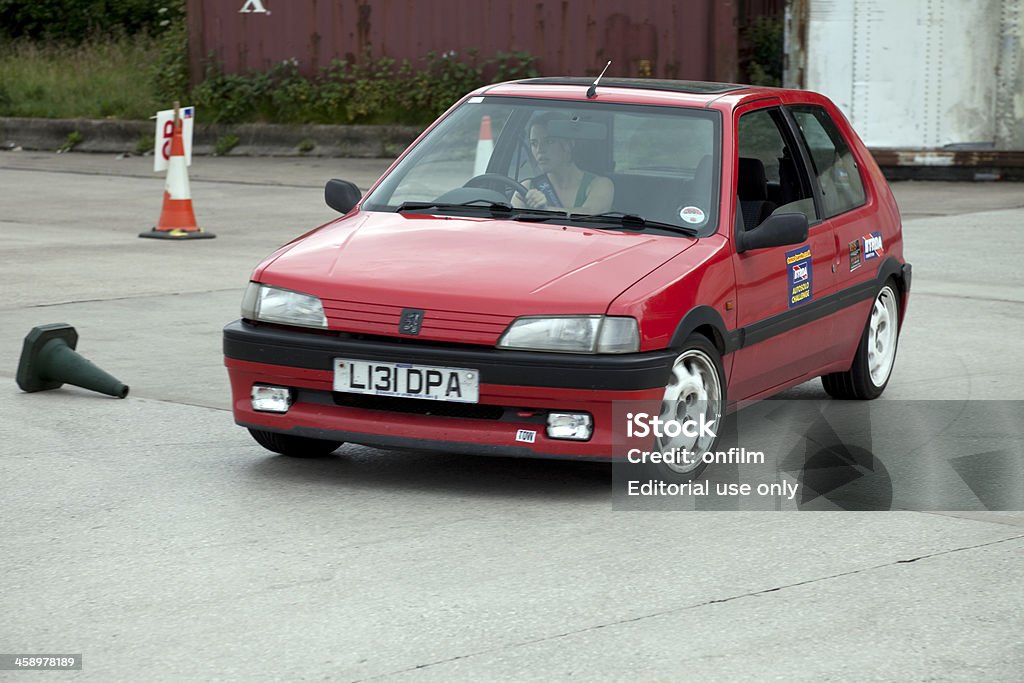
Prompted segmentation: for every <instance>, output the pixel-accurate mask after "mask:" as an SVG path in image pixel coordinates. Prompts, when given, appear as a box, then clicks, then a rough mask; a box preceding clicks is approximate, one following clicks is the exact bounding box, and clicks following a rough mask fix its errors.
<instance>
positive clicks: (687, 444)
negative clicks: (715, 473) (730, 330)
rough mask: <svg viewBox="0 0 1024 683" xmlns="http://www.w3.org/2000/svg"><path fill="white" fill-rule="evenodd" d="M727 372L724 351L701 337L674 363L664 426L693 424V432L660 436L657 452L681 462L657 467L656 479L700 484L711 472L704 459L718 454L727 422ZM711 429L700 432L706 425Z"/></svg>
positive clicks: (695, 337) (654, 469) (663, 408)
mask: <svg viewBox="0 0 1024 683" xmlns="http://www.w3.org/2000/svg"><path fill="white" fill-rule="evenodd" d="M725 390H726V385H725V372H724V371H723V369H722V357H721V354H719V352H718V349H716V348H715V346H714V345H713V344H712V343H711V342H710V341H709V340H708V339H707V337H704V336H703V335H700V334H694V335H691V336H690V337H688V338H687V339H686V341H685V342H684V343H683V351H682V352H681V353H680V354H679V356H677V357H676V360H675V362H674V363H673V364H672V371H671V373H670V374H669V379H668V383H667V384H666V386H665V395H664V397H663V398H662V401H661V413H660V414H659V417H660V418H661V421H662V422H663V423H664V424H668V423H671V422H675V423H677V425H683V426H685V425H689V426H690V427H689V429H678V430H677V429H676V428H674V427H673V428H668V429H665V431H664V432H663V434H662V436H660V437H655V444H654V445H655V450H656V451H658V452H660V453H662V454H663V455H666V454H668V453H672V454H673V456H675V457H676V461H675V462H674V463H668V462H662V463H658V464H655V465H652V469H651V474H652V475H655V476H657V477H658V478H660V479H661V480H662V481H665V482H668V483H683V482H687V481H690V480H692V479H695V478H696V477H698V476H700V474H701V473H702V472H703V471H704V469H705V468H706V467H707V463H706V462H704V461H703V459H702V457H701V456H703V454H704V453H705V452H707V451H714V447H715V444H716V443H717V441H718V434H720V433H721V429H722V427H723V424H722V423H723V419H724V417H725ZM701 424H704V425H707V427H708V428H707V429H706V430H704V431H701V430H700V425H701Z"/></svg>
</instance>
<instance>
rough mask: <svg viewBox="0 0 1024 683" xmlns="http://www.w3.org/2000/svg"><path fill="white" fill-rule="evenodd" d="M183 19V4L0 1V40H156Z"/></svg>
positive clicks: (173, 1) (125, 0)
mask: <svg viewBox="0 0 1024 683" xmlns="http://www.w3.org/2000/svg"><path fill="white" fill-rule="evenodd" d="M184 18H185V2H184V0H165V1H164V2H154V0H31V2H25V0H0V39H2V38H7V39H12V40H13V39H25V40H32V41H44V42H47V43H61V44H65V45H77V44H79V43H82V42H95V39H96V38H97V37H99V36H110V35H113V36H116V37H121V36H135V35H143V34H145V35H150V36H158V35H161V34H162V33H164V32H165V31H167V30H168V29H170V27H172V26H174V25H176V24H183V23H184Z"/></svg>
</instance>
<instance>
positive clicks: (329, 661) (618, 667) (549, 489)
mask: <svg viewBox="0 0 1024 683" xmlns="http://www.w3.org/2000/svg"><path fill="white" fill-rule="evenodd" d="M151 163H152V161H151V159H148V158H138V157H129V158H124V159H117V158H115V157H113V156H105V155H104V156H100V155H93V156H90V155H82V154H68V155H54V154H44V153H31V152H7V153H0V188H2V189H0V234H2V235H3V242H2V253H3V261H2V263H3V266H2V282H3V286H2V290H0V291H2V292H3V296H2V297H0V378H2V382H0V384H2V385H3V386H0V415H2V418H0V444H2V445H0V472H2V479H0V481H2V484H0V496H2V497H0V501H2V503H3V508H2V509H3V516H2V520H3V521H2V522H0V533H2V538H3V552H2V553H0V610H2V611H3V613H4V614H5V615H6V616H5V618H4V619H3V620H2V621H0V650H3V651H4V652H8V653H81V654H82V655H83V659H84V667H83V670H82V671H81V672H79V673H78V674H76V677H77V678H79V679H82V680H97V681H122V680H123V681H135V680H147V681H177V680H225V681H229V680H230V681H233V680H295V681H305V680H332V681H334V680H337V681H365V680H389V681H406V680H408V681H453V680H469V681H495V680H515V681H531V680H536V681H553V680H569V679H572V680H582V681H597V680H644V681H677V680H686V681H764V680H791V681H829V680H834V681H847V680H849V681H869V680H870V681H926V680H927V681H972V682H974V681H1019V680H1020V672H1021V671H1022V670H1024V636H1022V634H1024V616H1022V615H1024V591H1022V590H1021V583H1022V580H1024V513H1020V512H1003V513H980V512H976V513H941V514H940V513H924V512H886V513H870V512H865V513H855V512H847V513H832V514H829V513H802V514H801V513H736V512H700V513H694V512H690V513H687V512H678V513H627V512H614V511H613V510H612V509H611V502H610V499H611V496H610V490H609V486H608V484H609V479H608V469H607V467H604V466H599V465H591V464H581V463H567V462H547V461H527V460H523V461H518V460H507V459H489V458H476V457H469V456H456V455H436V454H429V453H421V452H412V453H410V452H403V453H397V452H387V451H379V450H374V449H370V448H365V447H359V446H351V445H346V446H344V447H342V448H341V449H340V450H339V451H338V452H337V454H336V455H334V456H332V457H330V458H327V459H324V460H318V461H311V462H306V461H293V460H290V459H286V458H282V457H275V456H273V455H271V454H269V453H267V452H266V451H263V450H262V449H261V448H260V447H259V446H257V445H256V444H255V443H254V442H252V441H251V439H250V438H249V436H248V435H247V434H246V433H245V432H244V430H241V429H240V428H238V427H235V426H234V425H233V424H232V419H231V415H230V412H229V410H228V408H229V394H228V383H227V377H226V373H225V371H224V368H223V366H222V361H221V354H220V329H221V327H222V326H223V324H224V323H226V322H228V321H230V320H233V319H235V318H237V317H238V307H239V301H240V298H241V292H242V289H243V287H244V285H245V282H246V281H247V279H248V275H249V273H250V271H251V269H252V267H253V266H254V265H255V264H256V263H257V262H258V261H259V260H260V259H261V258H262V257H263V256H265V255H266V254H268V253H269V252H270V251H272V250H273V249H274V248H275V247H277V246H278V245H280V244H281V243H283V242H285V241H287V240H289V239H291V238H292V237H293V236H295V235H297V234H299V233H301V232H304V231H305V230H306V229H308V228H309V227H312V226H314V225H317V224H319V223H322V222H324V221H326V220H329V219H330V218H332V216H333V215H334V214H333V212H332V211H331V210H330V209H328V208H327V207H326V206H325V205H324V203H323V183H324V181H325V180H326V179H328V178H330V177H341V178H347V179H350V180H353V181H355V182H356V183H357V184H359V185H360V186H361V187H364V188H365V187H367V186H368V185H369V184H370V182H372V180H373V179H374V178H375V177H376V175H377V174H379V173H380V172H381V171H382V170H384V168H386V167H387V165H388V162H387V161H386V160H359V161H345V160H331V159H254V158H201V159H197V160H196V162H195V164H194V165H193V167H192V169H191V171H190V175H191V179H192V192H193V197H194V200H195V204H196V212H197V215H198V217H199V220H200V222H201V224H203V225H204V226H205V227H206V228H207V229H208V230H210V231H212V232H214V233H216V234H217V239H214V240H206V241H198V242H190V243H168V242H164V241H158V240H141V239H138V238H137V237H136V235H137V233H139V232H140V231H143V230H148V229H149V228H150V227H151V226H152V224H153V222H154V221H155V219H156V217H157V215H158V213H159V209H160V196H161V192H162V187H163V180H162V177H161V176H159V175H155V174H153V173H151V172H150V170H149V169H150V167H151ZM894 191H895V193H896V195H897V198H898V200H899V201H900V204H901V208H902V210H903V213H904V219H905V225H904V228H905V237H906V253H907V255H908V258H909V260H910V261H911V262H912V263H913V264H914V285H913V293H912V301H911V307H910V313H909V317H908V320H907V323H906V327H905V328H904V334H903V336H902V338H901V342H900V344H901V345H900V353H899V358H898V360H897V367H896V370H895V373H894V376H893V378H892V381H891V383H890V385H889V388H888V390H887V392H886V394H885V397H884V399H883V400H892V399H921V398H940V397H953V398H959V399H965V398H970V399H1024V382H1022V380H1024V362H1022V360H1021V357H1020V339H1021V338H1022V337H1024V315H1022V312H1024V275H1022V274H1021V271H1020V269H1019V267H1018V266H1017V261H1018V259H1017V257H1016V254H1018V253H1021V252H1022V251H1024V232H1022V231H1021V229H1020V225H1021V223H1022V221H1024V186H1021V185H1013V184H996V183H992V184H948V183H934V184H932V183H900V184H896V185H894ZM52 322H68V323H71V324H73V325H74V326H75V327H76V328H77V329H78V332H79V335H80V341H79V345H78V349H79V351H80V352H81V353H82V354H83V355H85V356H86V357H88V358H90V359H91V360H93V361H94V362H95V363H96V364H97V365H99V366H100V367H102V368H104V369H105V370H107V371H108V372H110V373H111V374H113V375H115V376H117V377H118V378H120V379H122V380H124V381H125V382H126V383H128V384H130V385H131V388H132V390H131V395H130V396H129V398H127V399H126V400H123V401H118V400H115V399H111V398H108V397H105V396H100V395H98V394H94V393H91V392H88V391H84V390H80V389H77V388H74V387H68V386H66V387H64V388H63V389H61V390H58V391H52V392H44V393H37V394H25V393H22V392H21V391H20V390H19V389H18V388H17V386H16V385H15V382H14V374H15V368H16V367H17V363H18V357H19V355H20V351H21V343H22V338H23V337H24V336H25V334H26V333H27V332H28V331H29V329H31V328H32V327H33V326H35V325H40V324H44V323H52ZM787 395H788V396H790V397H820V396H824V393H823V391H822V390H821V388H820V384H818V383H816V382H812V383H808V384H806V385H803V386H801V387H797V388H795V389H793V390H790V391H789V392H787ZM54 675H57V674H54ZM30 676H32V675H30V674H19V675H17V676H15V675H11V677H12V679H15V678H16V679H18V680H20V679H22V678H24V679H28V678H29V677H30Z"/></svg>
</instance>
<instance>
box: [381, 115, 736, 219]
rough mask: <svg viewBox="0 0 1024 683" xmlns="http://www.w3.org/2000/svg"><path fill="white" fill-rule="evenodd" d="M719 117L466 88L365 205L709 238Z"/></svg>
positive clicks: (715, 187) (713, 214)
mask: <svg viewBox="0 0 1024 683" xmlns="http://www.w3.org/2000/svg"><path fill="white" fill-rule="evenodd" d="M720 140H721V118H720V115H719V114H718V113H717V112H714V111H708V110H704V109H695V108H688V107H678V106H671V107H670V106H650V105H632V104H613V103H600V102H594V101H583V102H581V101H579V100H573V101H560V100H548V99H534V98H517V97H472V98H470V99H468V100H466V101H465V102H464V103H463V104H462V105H461V106H459V107H458V108H457V109H455V110H454V111H453V112H451V113H450V114H449V115H448V116H447V117H445V119H444V120H443V121H441V122H440V123H439V124H438V125H437V126H436V127H435V128H434V129H433V130H432V131H431V132H430V133H429V134H428V135H427V136H425V137H424V138H423V139H422V140H421V141H420V142H419V143H418V144H417V145H416V147H415V148H414V149H412V150H411V151H410V152H409V154H408V155H406V157H405V158H404V159H403V160H402V162H401V163H400V164H398V166H396V167H395V169H394V170H393V171H392V172H391V173H390V174H388V176H387V177H386V178H385V179H384V180H383V181H382V182H381V184H380V185H379V186H378V187H377V188H376V189H375V190H374V191H373V192H372V193H371V194H370V195H369V196H368V197H367V198H366V201H365V202H364V203H363V209H364V210H368V211H392V212H394V211H398V212H403V213H426V214H437V215H465V216H495V217H502V218H507V219H512V220H520V221H531V222H555V223H561V224H566V225H574V224H578V225H586V226H587V227H597V228H609V229H626V230H630V231H645V232H647V231H662V232H665V233H667V234H685V235H691V236H698V235H699V236H704V235H709V234H711V233H713V232H714V231H715V228H716V226H717V222H718V216H717V213H718V212H717V205H718V197H719V187H718V178H719V175H720V173H719V169H720V151H719V150H720V148H721V145H720Z"/></svg>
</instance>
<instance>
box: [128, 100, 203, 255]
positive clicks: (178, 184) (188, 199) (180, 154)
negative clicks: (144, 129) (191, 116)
mask: <svg viewBox="0 0 1024 683" xmlns="http://www.w3.org/2000/svg"><path fill="white" fill-rule="evenodd" d="M181 127H182V125H181V116H180V115H179V113H178V107H177V103H175V107H174V133H173V134H172V136H171V157H170V159H169V160H168V162H167V180H166V182H165V183H164V207H163V210H162V211H161V212H160V220H159V221H157V224H156V226H155V227H154V228H153V229H152V230H147V231H146V232H140V233H139V237H155V238H158V239H168V240H182V239H209V238H211V237H216V235H214V234H213V233H212V232H206V231H205V230H203V229H202V228H200V227H199V226H198V225H197V224H196V215H195V213H194V212H193V211H192V192H191V190H190V189H189V185H188V165H187V164H186V163H185V141H184V139H183V138H182V135H181Z"/></svg>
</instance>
